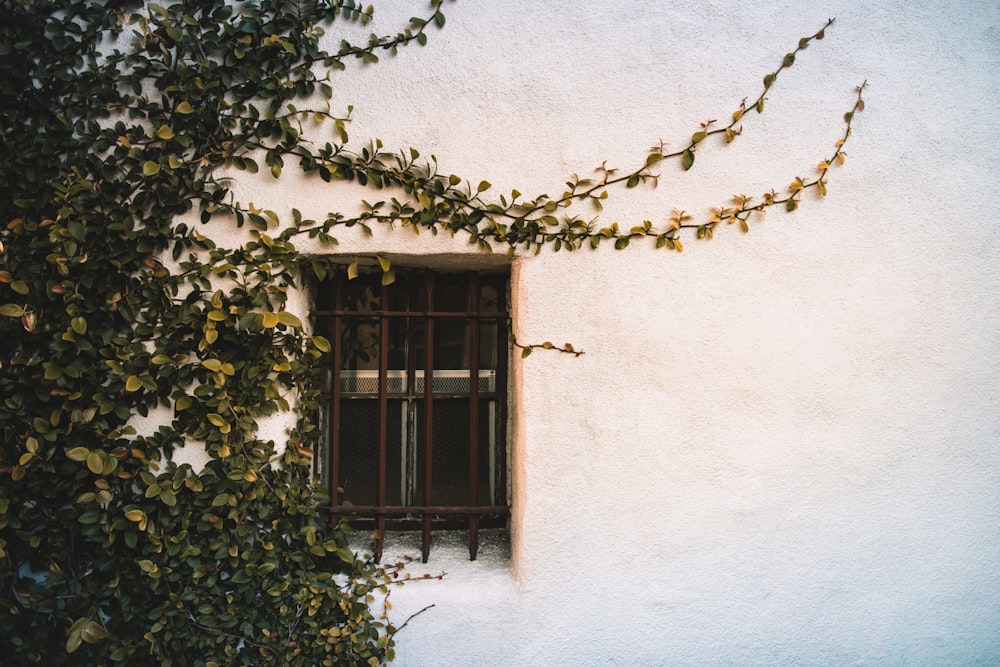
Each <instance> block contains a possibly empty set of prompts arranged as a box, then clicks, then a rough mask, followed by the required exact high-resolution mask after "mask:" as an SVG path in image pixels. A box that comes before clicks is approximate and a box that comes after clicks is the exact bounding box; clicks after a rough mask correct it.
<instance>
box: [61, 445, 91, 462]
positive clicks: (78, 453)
mask: <svg viewBox="0 0 1000 667" xmlns="http://www.w3.org/2000/svg"><path fill="white" fill-rule="evenodd" d="M88 456H90V450H89V449H87V448H86V447H74V448H73V449H71V450H69V451H68V452H66V458H68V459H69V460H70V461H76V462H77V463H83V462H84V461H86V460H87V457H88Z"/></svg>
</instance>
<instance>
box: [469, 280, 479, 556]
mask: <svg viewBox="0 0 1000 667" xmlns="http://www.w3.org/2000/svg"><path fill="white" fill-rule="evenodd" d="M469 310H470V311H471V312H479V274H478V273H473V274H472V275H471V276H470V280H469ZM469 504H470V505H472V506H475V505H478V504H479V320H478V319H477V318H472V319H470V320H469ZM478 552H479V516H478V515H476V514H470V515H469V560H476V555H477V554H478Z"/></svg>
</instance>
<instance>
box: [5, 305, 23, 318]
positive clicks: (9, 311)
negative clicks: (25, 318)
mask: <svg viewBox="0 0 1000 667" xmlns="http://www.w3.org/2000/svg"><path fill="white" fill-rule="evenodd" d="M0 315H6V316H7V317H21V316H22V315H24V308H23V307H22V306H19V305H18V304H16V303H5V304H4V305H2V306H0Z"/></svg>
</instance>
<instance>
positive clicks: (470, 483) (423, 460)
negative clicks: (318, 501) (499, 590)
mask: <svg viewBox="0 0 1000 667" xmlns="http://www.w3.org/2000/svg"><path fill="white" fill-rule="evenodd" d="M506 292H507V279H506V276H505V275H500V274H480V273H461V274H439V273H434V272H432V271H400V270H397V276H396V281H395V282H394V283H393V284H391V285H388V286H382V285H381V283H380V276H379V275H364V274H363V275H361V276H358V277H357V278H355V279H354V280H348V279H347V277H346V276H337V277H335V278H333V279H330V280H327V281H324V282H322V283H320V285H319V288H318V298H317V308H316V310H314V312H313V315H314V319H315V322H316V327H317V331H318V332H319V333H322V334H323V335H325V336H326V337H327V338H329V340H330V341H331V347H332V352H331V353H330V354H329V355H327V357H326V361H325V363H326V378H327V382H326V389H327V400H326V402H325V403H326V409H325V410H324V414H323V415H321V419H320V424H321V427H322V428H323V429H324V433H325V443H324V447H323V448H322V451H321V452H320V455H319V456H318V457H317V467H318V472H319V474H320V475H321V477H322V478H323V479H324V480H326V483H327V484H328V485H329V488H330V491H331V498H333V504H332V505H331V506H330V507H329V511H330V513H331V520H332V521H336V520H337V518H338V517H339V516H340V515H345V514H346V515H351V516H353V517H355V518H354V520H353V521H354V523H356V524H369V525H371V527H372V528H373V530H374V535H375V558H376V559H380V558H381V556H382V549H383V545H384V540H385V534H386V531H387V530H390V529H392V530H396V529H402V530H407V529H410V530H419V531H420V533H421V544H422V558H423V561H424V562H427V559H428V556H429V554H430V545H431V534H432V530H433V529H437V528H452V529H454V528H458V527H463V528H464V529H465V530H466V531H467V534H468V542H469V557H470V559H472V560H475V558H476V555H477V552H478V549H479V529H480V528H487V527H497V526H500V525H506V522H507V518H508V516H509V508H508V501H507V497H508V490H507V447H506V427H507V361H508V343H507V332H508V322H509V317H510V315H509V313H508V310H507V293H506Z"/></svg>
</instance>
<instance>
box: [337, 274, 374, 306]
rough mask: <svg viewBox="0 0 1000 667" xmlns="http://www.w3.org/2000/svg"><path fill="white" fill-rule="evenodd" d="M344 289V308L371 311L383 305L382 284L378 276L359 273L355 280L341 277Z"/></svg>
mask: <svg viewBox="0 0 1000 667" xmlns="http://www.w3.org/2000/svg"><path fill="white" fill-rule="evenodd" d="M341 285H342V286H343V290H344V310H354V311H360V312H370V311H373V310H379V309H380V308H381V307H382V299H381V296H382V284H381V279H380V278H379V277H378V276H374V275H372V274H362V275H359V276H358V277H357V278H355V279H354V280H347V279H346V277H344V278H342V279H341Z"/></svg>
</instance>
